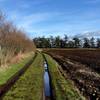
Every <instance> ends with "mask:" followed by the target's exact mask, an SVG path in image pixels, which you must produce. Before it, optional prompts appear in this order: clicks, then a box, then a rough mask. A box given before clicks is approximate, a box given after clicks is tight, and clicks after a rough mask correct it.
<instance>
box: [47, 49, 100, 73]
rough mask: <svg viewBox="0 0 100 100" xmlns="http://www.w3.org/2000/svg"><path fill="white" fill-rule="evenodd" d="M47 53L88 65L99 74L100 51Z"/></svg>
mask: <svg viewBox="0 0 100 100" xmlns="http://www.w3.org/2000/svg"><path fill="white" fill-rule="evenodd" d="M47 51H48V53H50V54H51V53H54V54H56V55H60V56H62V57H64V58H68V59H71V60H74V61H77V62H80V63H82V64H85V65H88V67H90V68H92V69H94V70H95V71H97V72H98V73H100V67H99V66H100V60H99V59H100V49H47Z"/></svg>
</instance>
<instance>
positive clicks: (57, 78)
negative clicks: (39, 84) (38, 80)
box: [44, 54, 85, 100]
mask: <svg viewBox="0 0 100 100" xmlns="http://www.w3.org/2000/svg"><path fill="white" fill-rule="evenodd" d="M44 55H45V57H46V60H47V63H48V66H49V72H50V76H51V83H52V86H53V92H54V93H55V99H56V100H85V98H84V97H83V96H81V95H80V94H79V93H78V92H77V90H76V89H75V87H74V86H73V84H72V82H71V81H70V80H69V79H68V80H67V79H66V80H65V78H64V77H63V76H62V74H61V73H60V71H59V69H58V66H59V65H58V63H57V62H56V61H55V60H53V59H52V58H51V57H50V56H49V55H47V54H44Z"/></svg>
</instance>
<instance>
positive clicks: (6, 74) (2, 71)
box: [0, 53, 34, 85]
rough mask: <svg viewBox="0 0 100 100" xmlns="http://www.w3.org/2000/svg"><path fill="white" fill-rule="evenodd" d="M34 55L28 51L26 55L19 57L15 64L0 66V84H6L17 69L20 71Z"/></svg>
mask: <svg viewBox="0 0 100 100" xmlns="http://www.w3.org/2000/svg"><path fill="white" fill-rule="evenodd" d="M33 56H34V54H33V53H29V54H28V55H27V56H26V57H24V58H23V59H21V61H19V62H18V63H16V64H11V65H9V66H8V67H7V68H0V85H3V84H6V82H7V81H8V80H9V79H10V78H11V77H12V76H13V75H14V74H15V73H17V72H18V71H20V70H21V69H22V68H23V67H24V66H25V64H27V63H28V62H29V61H30V60H31V59H32V57H33Z"/></svg>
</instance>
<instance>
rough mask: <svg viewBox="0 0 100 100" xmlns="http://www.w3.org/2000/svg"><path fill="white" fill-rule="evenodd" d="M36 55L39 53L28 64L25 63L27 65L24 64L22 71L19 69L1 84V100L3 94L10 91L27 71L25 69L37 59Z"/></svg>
mask: <svg viewBox="0 0 100 100" xmlns="http://www.w3.org/2000/svg"><path fill="white" fill-rule="evenodd" d="M36 56H37V53H36V54H35V56H34V57H33V58H32V59H31V60H30V61H29V62H28V63H27V64H25V66H23V68H22V69H21V70H20V71H18V72H17V73H15V75H13V76H12V77H11V78H10V79H9V80H8V81H7V82H6V84H3V85H1V86H0V100H1V99H2V98H3V96H4V95H5V93H6V92H7V91H9V90H10V88H11V87H12V86H13V85H14V84H15V82H16V81H17V80H18V79H19V78H20V76H22V75H23V74H24V73H25V71H26V70H27V69H28V68H29V66H30V65H31V64H32V62H33V61H34V60H35V58H36Z"/></svg>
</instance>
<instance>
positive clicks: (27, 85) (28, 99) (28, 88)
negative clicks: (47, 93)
mask: <svg viewBox="0 0 100 100" xmlns="http://www.w3.org/2000/svg"><path fill="white" fill-rule="evenodd" d="M43 73H44V69H43V57H42V55H41V54H40V53H38V55H37V57H36V58H35V60H34V62H33V63H32V65H31V66H30V67H29V68H28V69H27V70H26V72H25V73H24V74H23V75H22V76H21V77H20V78H19V79H18V81H17V82H16V83H15V84H14V86H13V87H11V89H10V90H9V91H8V92H7V93H6V94H5V96H4V97H3V100H41V99H42V92H43Z"/></svg>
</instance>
